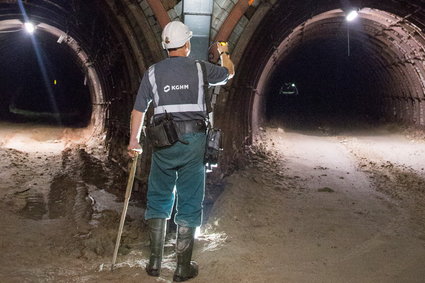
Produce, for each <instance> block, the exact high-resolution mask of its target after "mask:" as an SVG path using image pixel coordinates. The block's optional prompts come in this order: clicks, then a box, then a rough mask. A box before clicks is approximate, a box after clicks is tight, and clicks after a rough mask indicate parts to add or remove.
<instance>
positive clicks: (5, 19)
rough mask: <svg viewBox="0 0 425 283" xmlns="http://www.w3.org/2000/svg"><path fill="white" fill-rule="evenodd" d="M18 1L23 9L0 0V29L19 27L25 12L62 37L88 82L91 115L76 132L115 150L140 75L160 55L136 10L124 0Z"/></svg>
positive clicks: (0, 43)
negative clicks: (85, 124) (86, 123)
mask: <svg viewBox="0 0 425 283" xmlns="http://www.w3.org/2000/svg"><path fill="white" fill-rule="evenodd" d="M22 7H23V8H24V10H25V12H23V11H22V10H21V9H19V1H0V29H1V30H13V29H15V30H18V29H20V28H21V27H22V24H23V22H24V21H25V20H24V19H25V16H24V14H25V13H26V15H27V17H28V18H29V20H30V21H32V22H33V23H34V24H35V25H36V32H37V31H38V32H40V34H41V33H44V34H49V35H51V36H52V37H57V38H58V39H59V38H60V37H61V36H62V37H63V40H62V42H61V45H62V46H63V45H67V46H68V47H69V48H67V49H68V50H70V51H71V52H70V53H71V54H69V56H72V57H73V58H74V61H78V64H79V65H80V67H81V70H82V72H83V73H84V74H85V75H86V78H87V83H88V85H89V86H90V97H91V98H90V99H91V104H92V113H91V120H90V123H89V125H88V126H87V127H86V128H84V129H82V131H81V133H80V135H82V136H83V137H85V138H87V139H89V140H93V141H94V143H99V142H100V143H103V142H105V141H107V144H108V143H109V144H111V146H110V148H109V151H110V153H111V154H113V153H114V151H117V152H120V150H121V146H122V144H123V143H125V135H127V134H128V127H129V126H128V122H127V120H128V119H129V115H130V111H127V109H131V105H132V104H133V102H134V95H135V93H136V91H137V88H138V85H139V82H140V78H141V75H142V74H143V72H144V71H145V69H146V66H149V65H150V64H152V63H153V62H155V61H157V60H158V59H160V58H162V57H163V52H162V49H161V48H159V44H158V42H157V40H156V37H155V34H154V31H153V30H152V29H151V27H150V26H149V24H148V22H147V19H146V18H145V16H144V15H143V12H142V10H141V9H138V5H137V4H135V3H132V2H131V3H130V1H127V0H123V1H93V2H92V1H90V2H88V3H87V2H85V1H65V2H60V3H54V2H51V1H40V2H25V1H24V2H22ZM139 8H140V7H139ZM40 36H41V35H40ZM58 46H59V45H58ZM0 49H3V50H7V49H9V50H10V49H13V42H7V41H5V40H0ZM124 109H125V110H124ZM123 110H124V111H123Z"/></svg>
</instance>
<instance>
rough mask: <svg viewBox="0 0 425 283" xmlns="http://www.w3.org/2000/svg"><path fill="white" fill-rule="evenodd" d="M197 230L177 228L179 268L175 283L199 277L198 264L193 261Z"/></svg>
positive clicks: (174, 279) (175, 273) (174, 278)
mask: <svg viewBox="0 0 425 283" xmlns="http://www.w3.org/2000/svg"><path fill="white" fill-rule="evenodd" d="M195 230H196V228H192V227H184V226H179V227H178V228H177V243H176V254H177V268H176V271H175V272H174V277H173V281H175V282H183V281H186V280H189V279H191V278H194V277H196V276H197V275H198V264H196V262H194V261H191V259H192V251H193V242H194V237H195Z"/></svg>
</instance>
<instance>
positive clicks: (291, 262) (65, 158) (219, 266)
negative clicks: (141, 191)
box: [0, 125, 425, 282]
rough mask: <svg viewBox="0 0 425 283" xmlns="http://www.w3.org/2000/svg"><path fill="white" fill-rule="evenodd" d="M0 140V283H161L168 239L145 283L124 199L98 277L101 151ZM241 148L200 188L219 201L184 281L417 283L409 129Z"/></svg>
mask: <svg viewBox="0 0 425 283" xmlns="http://www.w3.org/2000/svg"><path fill="white" fill-rule="evenodd" d="M0 132H1V134H2V140H1V141H0V145H1V148H0V157H1V160H2V162H1V164H0V178H1V184H0V213H1V218H0V227H1V229H0V251H1V254H2V256H1V257H0V282H170V281H171V279H172V273H173V269H174V267H175V262H174V256H175V254H174V251H173V250H174V243H175V241H174V238H175V234H173V233H172V232H171V233H169V234H168V235H167V243H166V247H165V258H164V268H163V272H162V275H161V277H160V278H151V277H148V276H147V275H146V273H145V272H144V270H143V268H144V266H145V265H146V261H147V257H148V244H149V243H148V239H147V233H146V225H145V223H144V221H143V220H142V218H143V217H142V215H143V212H144V204H143V202H140V201H137V200H136V199H132V201H131V203H130V208H129V213H128V216H127V221H126V225H125V228H124V234H123V241H122V245H121V248H120V254H119V256H118V261H117V262H118V263H117V265H116V268H115V270H114V271H113V272H111V271H110V268H111V259H112V254H113V247H114V241H115V237H116V233H117V228H118V222H119V217H120V212H121V209H122V204H123V203H122V201H123V192H122V186H123V184H124V185H125V181H126V180H125V179H123V175H124V176H125V174H123V172H122V168H120V167H118V166H116V165H114V163H113V162H109V161H108V160H107V159H105V158H102V157H101V155H99V154H98V153H99V152H102V150H103V149H102V148H95V149H93V148H92V147H90V146H87V145H82V144H79V141H78V140H73V141H70V140H69V139H67V137H69V135H67V133H66V131H65V132H64V130H63V129H54V128H38V127H30V128H28V127H24V126H22V127H15V126H10V125H3V126H2V127H1V130H0ZM94 151H96V154H95V153H94ZM246 152H247V157H246V159H245V160H244V162H243V165H244V169H241V170H239V171H236V172H235V173H234V174H233V175H231V176H228V177H225V178H224V179H222V180H220V181H219V182H218V183H210V184H209V186H208V192H207V196H208V197H207V200H208V202H209V203H211V198H210V196H211V195H214V196H216V195H217V193H216V192H217V190H218V189H217V187H219V191H221V190H222V193H221V194H220V195H219V196H218V199H217V200H216V201H215V202H214V203H213V205H212V206H211V207H208V214H207V215H206V220H205V224H204V225H203V227H202V229H201V235H200V236H199V237H198V239H197V240H196V243H195V251H194V259H195V260H197V262H198V263H199V265H200V274H199V276H198V277H197V278H196V279H194V280H192V281H191V282H424V279H423V278H425V171H424V170H425V169H424V167H425V161H424V160H425V139H424V136H423V134H422V133H421V132H415V131H406V130H403V129H400V128H398V127H392V126H388V125H387V126H380V127H377V128H373V129H368V130H356V131H350V132H348V131H338V132H334V131H332V130H331V129H323V128H319V129H317V130H316V131H313V130H312V131H309V132H300V131H297V132H295V131H293V132H290V131H288V130H286V129H284V128H283V127H279V126H270V127H267V128H265V129H262V134H261V138H259V139H258V140H257V142H256V145H255V146H251V147H249V148H246ZM119 188H121V190H120V189H119Z"/></svg>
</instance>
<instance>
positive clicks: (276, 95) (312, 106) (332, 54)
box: [266, 38, 380, 128]
mask: <svg viewBox="0 0 425 283" xmlns="http://www.w3.org/2000/svg"><path fill="white" fill-rule="evenodd" d="M350 53H351V54H350V56H348V43H347V40H343V39H342V38H327V39H320V40H313V41H310V42H307V43H306V44H303V45H301V46H300V47H298V48H297V49H296V50H294V51H293V52H292V53H291V54H290V55H289V56H287V57H286V58H285V59H284V60H283V61H282V63H281V64H280V65H279V67H278V68H277V69H276V71H275V72H274V74H273V77H272V79H271V82H270V85H269V91H268V94H267V96H268V100H267V106H266V107H267V108H266V117H267V119H268V120H274V119H278V120H283V121H284V123H285V126H287V127H292V128H299V127H301V128H311V127H313V128H314V127H316V126H317V125H318V124H320V123H322V122H324V123H327V124H329V123H331V124H333V125H334V126H339V127H342V126H344V125H347V124H351V125H353V124H358V123H359V122H369V123H370V122H376V121H377V120H379V119H380V116H379V112H378V111H376V109H378V108H379V103H380V101H379V97H377V92H376V89H374V84H373V81H372V77H370V76H369V75H368V73H369V72H373V70H368V69H367V68H366V67H365V65H364V61H363V60H361V59H360V58H365V57H367V56H376V55H374V54H370V50H367V49H366V48H364V46H363V45H362V44H361V42H359V41H353V40H352V41H351V42H350ZM372 68H373V67H372ZM285 83H289V84H291V85H292V84H293V85H295V87H296V89H294V91H290V90H289V91H285V87H284V84H285ZM295 90H296V91H295Z"/></svg>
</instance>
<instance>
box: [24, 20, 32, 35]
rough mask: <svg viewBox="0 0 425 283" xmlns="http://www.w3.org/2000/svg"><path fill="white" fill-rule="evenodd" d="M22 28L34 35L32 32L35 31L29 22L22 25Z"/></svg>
mask: <svg viewBox="0 0 425 283" xmlns="http://www.w3.org/2000/svg"><path fill="white" fill-rule="evenodd" d="M24 27H25V30H26V31H27V32H28V33H34V31H35V26H34V24H32V23H30V22H27V23H25V24H24Z"/></svg>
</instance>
